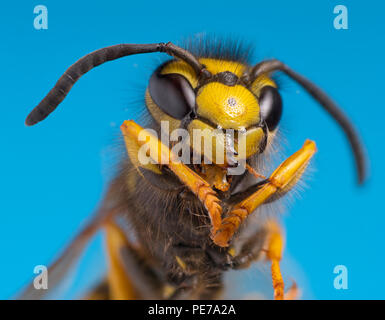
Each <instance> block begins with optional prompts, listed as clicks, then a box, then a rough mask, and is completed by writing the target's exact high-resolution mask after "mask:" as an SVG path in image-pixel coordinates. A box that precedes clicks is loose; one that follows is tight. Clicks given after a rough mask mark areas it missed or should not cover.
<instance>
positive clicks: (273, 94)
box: [259, 86, 282, 130]
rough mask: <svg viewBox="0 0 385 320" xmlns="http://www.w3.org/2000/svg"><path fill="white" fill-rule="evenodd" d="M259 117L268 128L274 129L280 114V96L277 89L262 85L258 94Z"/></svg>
mask: <svg viewBox="0 0 385 320" xmlns="http://www.w3.org/2000/svg"><path fill="white" fill-rule="evenodd" d="M259 108H260V110H261V117H262V120H264V121H265V122H266V124H267V127H268V128H269V130H274V129H275V128H276V127H277V125H278V123H279V120H281V116H282V98H281V95H280V94H279V92H278V90H277V89H276V88H274V87H271V86H266V87H263V88H262V90H261V94H260V96H259Z"/></svg>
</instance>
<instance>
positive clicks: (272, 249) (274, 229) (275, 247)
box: [266, 222, 285, 300]
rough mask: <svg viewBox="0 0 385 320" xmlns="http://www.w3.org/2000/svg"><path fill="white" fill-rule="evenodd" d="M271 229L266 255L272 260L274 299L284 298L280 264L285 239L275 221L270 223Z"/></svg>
mask: <svg viewBox="0 0 385 320" xmlns="http://www.w3.org/2000/svg"><path fill="white" fill-rule="evenodd" d="M269 229H270V235H269V243H268V248H267V252H266V256H267V258H268V259H269V260H270V261H271V278H272V280H273V288H274V299H275V300H283V298H284V289H285V285H284V282H283V279H282V274H281V269H280V266H279V262H280V261H281V258H282V251H283V239H282V235H281V230H280V228H279V226H278V225H277V224H276V223H275V222H271V223H270V225H269Z"/></svg>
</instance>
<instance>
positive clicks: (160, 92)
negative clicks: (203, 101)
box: [148, 71, 195, 120]
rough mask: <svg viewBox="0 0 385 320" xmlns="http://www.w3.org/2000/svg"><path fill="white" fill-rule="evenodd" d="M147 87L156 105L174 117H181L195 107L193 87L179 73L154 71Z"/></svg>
mask: <svg viewBox="0 0 385 320" xmlns="http://www.w3.org/2000/svg"><path fill="white" fill-rule="evenodd" d="M148 89H149V93H150V95H151V98H152V100H153V101H154V102H155V103H156V105H157V106H158V107H159V108H160V109H161V110H162V111H163V112H165V113H167V114H168V115H169V116H171V117H173V118H175V119H179V120H181V119H183V118H184V117H185V116H186V115H187V114H189V113H190V112H191V110H193V109H194V107H195V92H194V89H193V88H192V87H191V85H190V83H189V82H188V80H187V79H186V78H185V77H184V76H182V75H180V74H177V73H170V74H161V73H160V72H158V71H155V72H154V74H153V75H152V76H151V78H150V83H149V87H148Z"/></svg>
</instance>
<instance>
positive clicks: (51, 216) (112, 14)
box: [0, 0, 385, 299]
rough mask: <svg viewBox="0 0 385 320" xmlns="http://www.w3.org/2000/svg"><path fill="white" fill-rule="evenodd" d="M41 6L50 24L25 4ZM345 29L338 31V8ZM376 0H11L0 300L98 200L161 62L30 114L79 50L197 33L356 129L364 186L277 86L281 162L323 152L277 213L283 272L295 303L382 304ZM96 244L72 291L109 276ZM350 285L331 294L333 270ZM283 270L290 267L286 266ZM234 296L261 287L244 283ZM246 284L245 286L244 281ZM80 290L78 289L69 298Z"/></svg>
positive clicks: (6, 27) (310, 114)
mask: <svg viewBox="0 0 385 320" xmlns="http://www.w3.org/2000/svg"><path fill="white" fill-rule="evenodd" d="M39 4H44V5H46V6H47V8H48V17H49V18H48V19H49V21H48V30H35V29H34V28H33V19H34V17H35V15H34V14H33V8H34V7H35V6H36V5H39ZM338 4H344V5H346V6H347V7H348V10H349V29H348V30H336V29H334V28H333V19H334V16H335V15H334V14H333V8H334V6H335V5H338ZM384 8H385V5H384V4H383V3H381V2H379V1H373V0H372V1H370V0H369V1H348V0H344V1H331V0H328V1H325V0H322V1H284V0H281V1H273V0H270V1H259V0H253V1H224V0H221V1H194V2H192V3H190V2H184V1H167V2H164V1H71V0H67V1H61V2H59V1H53V0H51V1H49V0H46V1H42V2H41V1H23V2H19V3H16V2H11V1H7V2H6V3H4V4H2V6H1V9H2V10H1V11H2V14H1V18H0V30H1V31H0V32H1V42H0V55H1V59H0V73H1V77H0V93H1V94H0V105H1V125H0V146H1V158H0V168H1V176H0V177H1V178H0V181H1V182H0V197H1V208H0V252H1V258H0V298H10V297H12V296H14V295H15V293H16V292H17V291H18V290H19V289H20V288H21V287H22V286H24V285H25V284H26V283H27V282H28V280H29V279H31V278H32V276H33V268H34V266H35V265H38V264H48V263H49V262H50V261H52V259H53V257H54V256H55V255H56V254H57V253H58V252H59V251H60V249H61V248H63V246H64V245H65V244H66V243H68V241H69V240H70V239H71V237H72V236H73V235H74V234H75V232H76V230H79V228H80V226H81V225H82V224H83V223H84V221H85V220H86V219H87V217H88V216H89V215H90V213H91V212H92V211H93V210H94V208H95V207H96V205H97V203H98V201H99V200H100V199H101V197H102V194H103V191H104V190H105V188H106V185H107V182H108V179H109V177H110V176H111V173H112V172H113V170H112V168H113V163H114V162H115V159H116V157H118V156H119V152H121V151H119V148H118V145H119V138H118V137H119V125H120V124H121V123H122V121H123V120H124V119H130V118H134V119H135V118H137V116H138V112H139V111H138V109H140V105H141V104H140V103H139V102H140V101H141V99H142V94H143V90H144V87H145V85H146V81H147V80H148V77H149V75H150V74H151V71H152V70H153V68H154V67H155V66H156V65H157V63H158V62H159V61H160V59H163V57H162V58H160V56H161V54H152V55H142V56H134V57H128V58H124V59H121V60H118V61H114V62H111V63H108V64H106V65H103V66H102V67H99V68H97V69H95V70H93V71H92V72H90V73H88V74H86V75H85V76H84V77H83V78H82V79H81V80H80V81H79V82H78V83H77V84H76V85H75V86H74V88H73V90H72V91H71V93H70V94H69V96H68V97H67V99H66V100H65V101H64V102H63V104H62V105H61V106H60V107H59V109H58V110H57V111H56V112H55V113H53V114H52V116H50V117H49V119H48V121H45V122H43V123H41V124H39V125H38V126H36V127H32V128H27V127H25V126H24V119H25V117H26V115H27V114H28V112H29V111H30V110H31V109H32V108H33V107H34V106H35V105H36V104H37V103H38V102H39V101H40V100H41V99H42V98H43V97H44V95H45V94H46V93H47V92H48V90H49V89H50V88H51V87H52V85H53V84H54V82H55V81H56V80H57V79H58V78H59V76H60V75H61V74H62V73H63V72H64V70H65V69H66V68H67V67H68V66H69V65H70V64H72V63H73V62H74V61H76V60H77V59H78V58H79V57H81V56H83V55H84V54H86V53H88V52H90V51H93V50H95V49H98V48H101V47H104V46H107V45H111V44H117V43H127V42H131V43H135V42H137V43H146V42H148V43H150V42H160V41H175V42H178V41H180V40H182V39H184V38H186V37H188V36H191V35H195V34H200V33H214V34H219V35H228V34H230V35H234V36H235V37H240V38H242V39H245V40H248V41H250V42H251V43H254V44H255V46H256V55H255V61H257V60H258V59H263V58H269V57H276V58H279V59H281V60H283V61H285V62H286V63H287V64H289V65H290V66H291V67H292V68H294V69H295V70H297V71H298V72H301V73H303V74H304V75H306V76H307V77H309V78H310V79H312V80H314V81H315V82H316V83H317V84H319V85H320V86H321V87H322V88H324V89H325V90H326V91H327V92H328V93H330V95H331V96H332V97H333V98H335V100H336V101H337V102H338V103H339V104H340V105H341V106H342V107H343V109H344V110H345V112H346V113H347V114H348V115H349V117H350V118H351V120H352V121H353V122H354V123H355V125H356V126H357V128H359V131H360V133H361V135H362V138H363V141H364V142H365V145H366V151H367V154H368V157H369V159H370V177H369V180H368V181H367V182H366V184H365V186H364V187H362V188H359V187H357V185H356V180H355V178H356V176H355V174H354V167H353V162H352V158H351V153H350V150H349V147H348V144H347V142H346V140H345V137H344V136H343V134H342V132H341V131H340V130H339V128H338V127H337V125H336V124H335V123H334V122H333V121H332V120H331V119H330V118H329V116H328V115H327V114H326V113H325V112H324V111H323V110H321V108H320V107H319V106H318V105H317V104H316V103H315V102H314V101H312V100H311V99H310V98H309V97H308V96H307V94H306V93H304V92H303V90H302V89H301V88H299V87H298V86H297V85H295V84H294V83H292V82H291V81H289V80H286V81H285V82H284V90H283V91H282V95H283V99H284V103H285V110H284V116H283V120H282V125H283V131H284V133H285V137H286V141H287V142H286V143H285V146H286V148H285V150H286V151H285V154H286V155H289V154H290V153H291V152H293V151H294V150H296V149H297V148H298V147H299V146H300V145H302V143H303V141H304V140H305V139H306V138H311V139H314V140H315V141H316V142H317V145H318V150H319V151H318V153H317V154H316V157H315V160H314V166H313V167H314V168H315V169H316V170H313V171H314V172H313V173H312V175H311V178H310V179H308V180H307V184H308V185H309V186H310V187H309V188H307V190H306V191H305V192H303V193H301V199H297V200H296V201H294V203H293V204H292V205H290V210H287V214H286V215H285V216H284V219H283V220H284V224H285V227H286V232H287V250H286V252H285V263H284V267H283V271H284V273H285V274H287V275H289V276H293V278H294V279H296V280H297V282H298V283H299V285H300V287H301V288H302V289H303V297H304V298H317V299H360V298H363V299H369V298H370V299H383V298H385V296H384V291H383V287H384V286H385V275H384V271H383V270H384V269H385V256H384V250H383V244H384V233H383V228H384V223H385V212H384V209H383V201H382V200H383V199H382V197H383V196H384V195H383V181H384V180H385V176H384V170H383V169H381V165H382V162H383V157H384V150H383V149H382V148H383V141H384V139H385V135H384V116H385V108H384V107H383V97H382V92H383V72H384V62H383V57H384V56H385V50H384V48H385V47H384V34H385V28H384V23H383V13H384ZM101 247H102V239H101V236H100V235H99V236H98V237H97V238H96V240H95V241H93V242H92V244H91V246H90V248H89V250H88V251H87V254H86V256H85V258H84V259H83V260H84V261H83V262H82V264H81V267H80V269H79V271H78V273H77V275H76V277H75V280H73V282H72V285H71V288H72V289H71V290H70V295H69V294H67V295H66V296H68V297H70V296H72V297H73V296H74V295H73V293H74V292H79V290H78V289H81V288H84V287H85V286H86V284H87V283H90V282H92V281H93V280H94V279H96V278H97V277H99V276H100V275H101V274H102V273H103V270H104V262H103V259H102V258H101V253H100V252H101V251H102V250H101ZM339 264H342V265H345V266H346V267H347V268H348V272H349V273H348V275H349V277H348V279H349V282H348V286H349V287H348V290H336V289H335V288H334V287H333V279H334V277H335V274H333V269H334V267H335V266H336V265H339ZM285 266H286V267H285ZM247 279H249V280H248V281H246V283H245V285H244V287H242V284H241V289H242V290H245V291H247V290H249V289H250V288H251V287H253V286H254V285H255V284H256V283H257V281H258V279H257V277H253V274H249V275H248V276H247ZM250 279H251V280H252V281H250ZM75 296H76V295H75Z"/></svg>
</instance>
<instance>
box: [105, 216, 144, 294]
mask: <svg viewBox="0 0 385 320" xmlns="http://www.w3.org/2000/svg"><path fill="white" fill-rule="evenodd" d="M104 228H105V231H106V244H107V253H108V261H109V270H108V284H109V290H110V292H109V296H110V299H111V300H132V299H137V298H138V297H137V295H136V293H135V290H134V287H133V285H132V282H131V281H130V279H129V277H128V275H127V273H126V272H125V270H124V267H123V265H122V263H121V257H120V254H119V251H120V249H121V248H122V247H125V246H127V245H129V244H128V243H127V240H126V237H125V235H124V234H123V232H122V230H121V229H120V228H119V227H118V226H117V225H116V224H115V223H113V222H107V223H106V224H105V226H104Z"/></svg>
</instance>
